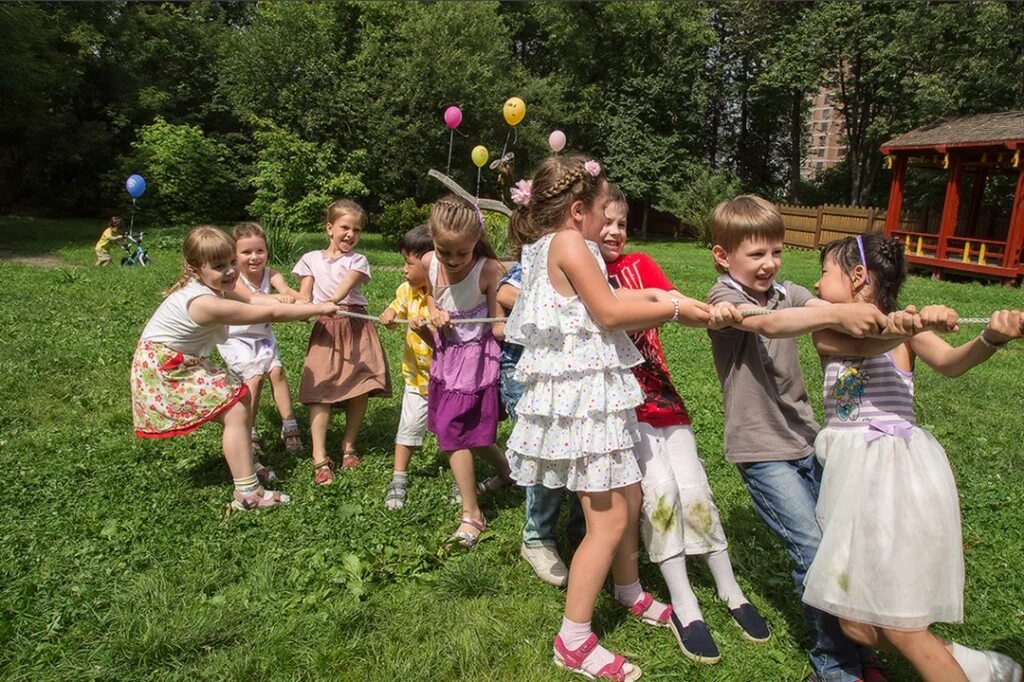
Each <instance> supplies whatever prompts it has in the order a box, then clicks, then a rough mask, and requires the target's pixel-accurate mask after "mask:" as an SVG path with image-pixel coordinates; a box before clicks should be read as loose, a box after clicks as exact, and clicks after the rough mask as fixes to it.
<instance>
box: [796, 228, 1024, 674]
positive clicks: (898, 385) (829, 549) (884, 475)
mask: <svg viewBox="0 0 1024 682" xmlns="http://www.w3.org/2000/svg"><path fill="white" fill-rule="evenodd" d="M905 279H906V266H905V264H904V260H903V245H902V244H901V243H900V242H899V240H890V239H886V238H884V237H882V236H881V235H877V234H868V235H863V236H857V237H847V238H846V239H841V240H838V241H834V242H832V243H830V244H829V245H827V246H826V247H825V248H824V249H823V250H822V252H821V279H820V280H818V285H817V286H818V292H819V293H820V295H821V297H822V298H823V299H824V300H826V301H830V302H832V303H850V302H853V301H863V302H866V303H870V304H874V305H876V306H878V308H879V309H880V310H881V311H882V312H883V313H888V312H890V311H892V310H894V309H895V308H896V298H897V296H898V295H899V291H900V287H901V286H902V285H903V281H904V280H905ZM921 318H922V321H923V324H924V325H925V327H931V326H935V327H937V328H939V329H940V330H943V331H947V330H948V331H955V330H956V328H957V327H956V321H957V315H956V312H955V311H952V310H950V309H948V308H945V307H943V306H928V307H926V308H924V309H922V310H921ZM1021 323H1022V318H1021V313H1020V312H1019V311H1009V310H1000V311H998V312H995V313H993V314H992V317H991V320H990V322H989V324H988V326H987V327H986V328H985V329H983V330H982V332H981V334H979V335H978V336H977V337H976V338H975V339H974V340H973V341H969V342H967V343H965V344H963V345H962V346H958V347H955V348H954V347H952V346H950V345H949V344H948V343H946V342H945V341H943V340H942V339H941V338H939V337H938V336H937V335H936V334H935V333H933V332H931V331H922V332H920V333H918V334H917V335H915V336H913V337H912V338H910V339H909V340H907V341H905V342H904V343H903V344H901V345H899V346H897V347H896V348H894V349H892V351H890V352H888V353H884V354H878V355H875V354H871V353H868V352H865V351H870V350H873V349H867V348H865V345H864V342H863V341H861V340H858V339H850V338H839V339H836V338H833V337H829V338H825V336H824V335H821V334H819V335H816V339H815V341H816V346H817V349H818V352H819V353H820V354H821V358H822V362H823V363H824V369H825V424H824V428H823V429H822V430H821V432H820V433H819V434H818V437H817V439H816V440H815V443H814V448H815V452H816V453H817V456H818V461H819V462H821V464H822V465H823V466H824V468H825V473H824V476H823V478H822V482H821V494H820V496H819V499H818V520H819V522H820V523H821V528H822V537H821V545H820V547H819V548H818V553H817V555H816V556H815V558H814V562H813V563H812V564H811V566H810V568H809V569H808V571H807V576H806V578H805V579H804V583H805V585H806V588H805V590H804V596H803V599H804V602H805V603H807V604H810V605H811V606H813V607H815V608H818V609H821V610H822V611H827V612H828V613H831V614H834V615H836V616H838V617H839V623H840V625H841V626H842V628H843V631H844V632H845V633H846V634H847V636H849V637H850V638H851V639H853V640H854V641H856V642H860V643H861V644H864V645H867V646H872V647H879V648H884V649H889V650H893V651H897V652H899V653H900V654H901V655H903V656H904V657H906V658H907V659H908V660H909V661H910V662H911V663H912V664H913V665H914V668H916V669H917V672H918V673H919V674H920V675H921V677H922V679H924V680H925V681H926V682H932V681H938V680H942V681H943V682H947V681H953V680H959V681H966V680H969V681H970V682H1020V680H1021V679H1022V678H1024V671H1022V669H1021V666H1020V665H1019V664H1017V663H1016V662H1014V661H1013V660H1012V659H1010V658H1009V657H1008V656H1005V655H1003V654H999V653H996V652H994V651H977V650H974V649H970V648H968V647H965V646H962V645H960V644H956V643H951V642H947V641H946V640H944V639H942V638H941V637H939V636H937V635H935V634H933V633H932V632H930V631H929V629H928V628H929V626H930V625H931V624H932V623H934V622H938V621H942V622H947V623H958V622H960V621H961V620H963V589H964V555H963V540H962V538H961V531H960V505H959V500H958V496H957V489H956V481H955V480H954V478H953V472H952V470H951V469H950V466H949V460H948V459H947V458H946V453H945V451H944V450H943V449H942V446H941V445H939V443H938V441H936V440H935V438H934V437H933V436H932V435H931V433H930V432H928V431H925V430H923V429H921V428H918V427H917V426H916V423H915V419H914V374H913V371H914V362H915V360H916V359H920V360H922V361H923V362H924V363H925V364H926V365H928V366H929V367H931V368H933V369H935V370H936V371H938V372H940V373H941V374H944V375H946V376H951V377H955V376H960V375H961V374H963V373H964V372H967V371H968V370H969V369H971V368H972V367H975V366H977V365H979V364H981V363H982V362H984V361H985V360H988V359H989V358H991V357H992V356H993V355H994V354H995V352H996V350H997V349H999V348H1001V347H1003V346H1005V345H1006V344H1007V343H1008V342H1009V341H1010V340H1011V339H1018V338H1020V337H1021V333H1022V329H1021Z"/></svg>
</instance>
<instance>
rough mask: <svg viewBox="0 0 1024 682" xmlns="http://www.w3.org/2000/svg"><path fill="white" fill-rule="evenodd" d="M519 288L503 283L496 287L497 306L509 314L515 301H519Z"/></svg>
mask: <svg viewBox="0 0 1024 682" xmlns="http://www.w3.org/2000/svg"><path fill="white" fill-rule="evenodd" d="M519 293H520V289H519V287H517V286H515V285H513V284H509V283H508V282H505V283H504V284H502V285H501V286H500V287H498V304H499V305H500V306H501V307H502V308H504V309H505V310H506V311H508V312H511V310H512V308H513V307H515V304H516V301H518V300H519Z"/></svg>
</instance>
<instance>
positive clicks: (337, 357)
mask: <svg viewBox="0 0 1024 682" xmlns="http://www.w3.org/2000/svg"><path fill="white" fill-rule="evenodd" d="M365 225H366V212H365V211H364V210H363V209H362V207H361V206H360V205H359V204H357V203H355V202H354V201H349V200H347V199H342V200H339V201H335V202H334V203H333V204H331V205H330V206H328V207H327V222H326V228H327V239H328V244H327V248H326V249H324V250H323V251H310V252H309V253H307V254H305V255H304V256H303V257H302V258H301V259H299V262H298V263H297V264H296V265H295V267H294V268H293V269H292V274H294V275H298V277H299V278H300V280H301V285H300V287H299V292H300V293H301V295H302V296H303V298H306V299H311V300H313V301H314V302H316V303H321V302H333V303H336V304H338V305H339V306H340V308H341V310H343V311H345V310H349V311H352V312H357V313H366V298H365V297H364V296H363V294H362V292H361V291H360V290H359V289H360V287H361V286H362V285H363V284H364V283H366V282H369V281H370V263H369V261H367V260H366V256H363V255H361V254H358V253H356V252H355V248H356V244H358V243H359V236H360V235H361V234H362V231H363V227H364V226H365ZM390 395H391V377H390V374H389V373H388V363H387V359H386V358H385V357H384V349H383V348H382V347H381V345H380V338H379V337H378V336H377V330H376V329H375V328H374V325H373V322H370V321H368V320H360V319H356V318H352V317H347V316H345V315H324V316H321V317H319V318H317V321H316V324H314V325H313V331H312V333H311V334H310V336H309V348H308V349H307V350H306V363H305V365H304V366H303V368H302V381H301V383H300V384H299V402H301V403H302V404H303V405H308V406H309V425H310V439H311V441H312V443H313V477H314V479H315V480H316V482H317V483H318V484H320V485H327V484H328V483H330V482H331V481H333V480H334V462H333V460H331V458H330V457H328V456H327V425H328V422H329V421H330V418H331V407H332V406H333V405H336V404H343V405H344V406H345V435H344V437H343V439H342V442H341V454H342V458H341V466H342V467H343V468H348V467H353V466H357V465H358V464H359V463H360V462H359V456H358V455H357V453H356V436H357V435H358V434H359V426H360V425H361V424H362V422H363V417H364V416H365V415H366V405H367V403H368V402H369V398H370V396H374V397H384V398H386V397H390Z"/></svg>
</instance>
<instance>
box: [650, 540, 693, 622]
mask: <svg viewBox="0 0 1024 682" xmlns="http://www.w3.org/2000/svg"><path fill="white" fill-rule="evenodd" d="M658 568H660V569H661V576H662V577H663V578H664V579H665V584H666V585H668V593H669V596H670V597H671V598H672V610H673V611H675V612H676V617H678V618H679V622H680V623H682V624H683V625H689V624H690V623H692V622H693V621H695V620H704V614H702V613H701V612H700V604H699V603H698V602H697V595H695V594H694V593H693V588H692V587H690V578H689V576H687V574H686V555H684V554H677V555H676V556H674V557H671V558H669V559H665V560H664V561H662V562H661V563H660V564H658Z"/></svg>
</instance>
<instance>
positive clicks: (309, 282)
mask: <svg viewBox="0 0 1024 682" xmlns="http://www.w3.org/2000/svg"><path fill="white" fill-rule="evenodd" d="M299 300H300V301H305V302H307V303H312V302H313V278H312V277H311V276H309V275H307V276H305V277H300V278H299Z"/></svg>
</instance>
